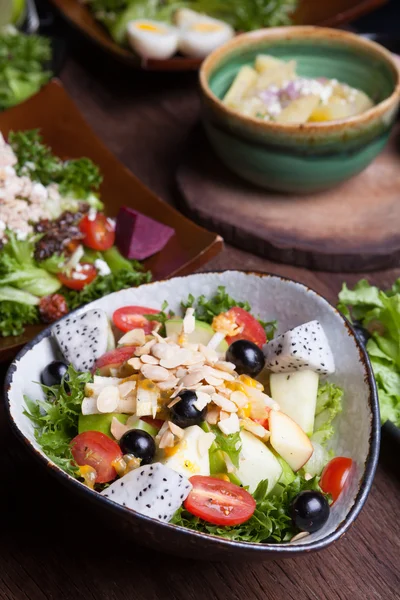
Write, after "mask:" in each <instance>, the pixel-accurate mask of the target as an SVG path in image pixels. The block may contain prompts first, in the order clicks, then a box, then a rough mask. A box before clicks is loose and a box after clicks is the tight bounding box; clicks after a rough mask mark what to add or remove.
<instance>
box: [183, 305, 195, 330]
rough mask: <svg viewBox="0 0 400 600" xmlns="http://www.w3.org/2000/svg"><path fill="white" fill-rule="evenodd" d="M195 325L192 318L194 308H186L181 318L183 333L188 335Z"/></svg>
mask: <svg viewBox="0 0 400 600" xmlns="http://www.w3.org/2000/svg"><path fill="white" fill-rule="evenodd" d="M195 327H196V320H195V318H194V308H191V307H190V308H187V309H186V314H185V316H184V318H183V322H182V329H183V333H185V334H187V335H190V334H191V333H193V331H194V330H195Z"/></svg>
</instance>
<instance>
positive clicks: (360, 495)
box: [4, 269, 381, 558]
mask: <svg viewBox="0 0 400 600" xmlns="http://www.w3.org/2000/svg"><path fill="white" fill-rule="evenodd" d="M222 273H241V274H245V275H254V276H257V277H260V278H261V279H264V278H265V279H268V278H273V279H280V280H281V281H283V282H289V283H294V284H295V285H296V286H300V287H302V288H303V289H304V290H305V291H307V292H312V293H313V294H315V295H316V296H317V297H319V298H321V299H322V300H324V301H325V302H326V303H327V304H328V307H329V309H331V310H333V311H334V312H335V313H336V314H337V315H338V316H339V317H340V319H342V321H343V323H344V325H345V327H346V329H347V332H348V335H349V336H350V337H352V338H353V341H354V343H355V344H356V347H357V350H358V353H359V360H360V362H361V363H362V366H363V368H364V370H365V377H364V382H365V384H366V385H367V386H368V388H369V401H368V405H369V410H370V413H371V434H370V439H369V450H368V455H367V458H366V460H365V463H364V469H363V475H362V478H361V481H360V484H359V487H358V491H357V494H356V496H355V499H354V503H353V505H352V507H351V508H350V510H349V512H348V514H347V515H346V517H345V518H344V519H343V520H342V521H341V522H340V523H339V525H338V526H337V527H336V528H335V530H334V531H332V532H331V533H329V534H328V535H326V536H325V537H323V538H322V539H320V540H317V541H311V542H310V543H304V542H303V543H302V544H297V543H291V542H283V543H267V544H265V543H260V542H244V541H236V540H230V539H227V538H224V537H221V536H216V535H213V534H209V533H203V532H199V531H194V530H191V529H189V528H186V527H182V526H180V525H175V524H172V523H164V522H162V521H157V519H154V518H152V517H148V516H146V515H143V514H141V513H139V512H135V511H132V510H129V509H127V508H125V507H123V506H120V505H119V504H117V503H115V502H113V501H112V500H109V499H108V498H106V497H104V496H101V494H99V493H98V492H96V491H94V490H91V489H89V488H88V487H87V486H86V485H84V484H83V483H81V482H80V481H78V480H77V479H75V478H73V477H72V476H70V475H68V474H67V473H66V472H64V471H63V470H62V469H61V467H59V466H57V465H56V464H55V463H53V462H51V461H50V460H49V459H48V458H47V457H46V456H45V455H44V454H42V453H41V452H39V451H38V450H37V449H36V448H34V446H33V445H32V443H31V442H30V441H29V440H28V439H27V437H26V436H25V435H24V433H23V432H22V431H21V429H20V428H19V427H18V425H17V424H16V422H15V421H14V418H13V416H12V414H11V398H10V392H11V389H12V380H13V376H14V373H15V371H16V370H17V364H18V362H19V360H20V359H21V358H22V357H23V356H24V355H25V354H26V353H27V352H29V351H31V350H32V349H33V348H34V347H35V346H36V345H37V344H38V343H39V342H41V341H42V340H43V339H45V338H48V337H50V336H51V329H52V327H53V326H54V323H53V324H50V325H49V326H48V327H46V328H45V329H43V330H42V331H41V332H40V333H39V334H38V335H37V336H36V337H35V338H33V339H32V340H30V341H29V342H28V343H27V344H26V345H25V346H24V347H23V348H22V349H21V350H20V352H19V353H18V354H17V356H16V357H15V358H14V360H13V361H12V363H11V364H10V366H9V368H8V370H7V373H6V377H5V382H4V397H5V407H6V413H7V416H8V419H9V423H10V425H11V428H12V431H13V432H14V434H15V435H16V437H17V438H18V439H19V440H20V441H21V442H22V443H23V444H24V445H25V446H26V447H27V448H28V450H29V451H30V452H31V453H32V454H33V456H34V457H36V459H37V461H38V462H39V463H41V464H42V466H44V467H47V468H48V469H49V470H50V472H51V473H52V474H53V475H54V476H55V477H56V478H58V480H59V481H60V482H61V483H63V484H64V485H71V486H72V490H75V491H76V492H77V493H78V494H80V495H81V496H82V497H86V498H88V500H92V501H95V502H96V501H98V502H99V503H100V504H101V503H105V506H106V507H107V508H108V509H109V510H111V511H112V512H114V513H115V514H117V515H120V516H121V517H122V518H123V519H124V520H125V521H129V520H130V518H134V519H137V520H138V521H141V522H143V523H144V524H146V523H147V522H148V523H153V524H154V522H156V523H157V525H158V526H159V527H162V528H163V529H164V528H174V529H175V530H176V531H177V532H179V533H180V534H182V535H186V536H194V539H199V540H200V539H204V538H206V539H208V540H209V541H210V543H214V544H216V545H217V546H219V547H220V548H221V547H223V548H225V549H226V550H229V549H231V548H235V549H237V550H243V551H252V553H253V555H254V554H262V553H266V554H268V553H271V554H274V553H279V554H280V555H281V556H293V555H294V554H298V553H301V552H303V551H307V552H310V551H318V550H322V549H324V548H326V547H328V546H329V545H330V544H332V543H333V542H335V541H337V540H338V539H339V538H341V537H342V536H343V535H344V534H345V533H346V532H347V530H348V529H349V528H350V526H351V525H352V524H353V523H354V521H355V520H356V518H357V517H358V515H359V513H360V512H361V510H362V508H363V506H364V504H365V502H366V500H367V497H368V494H369V492H370V489H371V486H372V482H373V479H374V475H375V471H376V468H377V464H378V457H379V447H380V437H381V430H380V412H379V402H378V393H377V388H376V384H375V379H374V376H373V372H372V367H371V364H370V360H369V358H368V354H367V352H366V350H365V348H364V347H363V346H362V344H361V343H360V342H359V341H358V339H357V336H356V334H355V331H354V329H353V327H352V325H351V324H350V322H349V321H348V319H347V318H346V317H345V316H344V315H342V313H340V312H339V311H338V310H337V308H335V307H334V306H333V305H332V304H331V303H330V302H329V301H328V300H327V299H326V298H325V297H324V296H323V295H321V294H320V293H319V292H316V291H315V290H314V289H313V288H311V287H309V286H307V285H305V284H304V283H301V282H299V281H296V280H295V279H292V278H289V277H284V276H281V275H276V274H273V273H266V272H261V271H255V270H241V269H225V270H213V271H204V272H202V273H192V274H190V275H183V276H178V277H172V278H169V279H163V280H158V281H154V282H150V283H145V284H142V285H141V286H138V287H137V288H134V289H135V290H136V289H140V288H142V287H149V286H152V285H154V284H160V283H164V282H167V281H171V280H174V279H187V278H189V277H193V276H196V275H202V274H204V275H220V274H222ZM125 291H126V290H125ZM113 293H114V294H116V293H118V292H113ZM109 295H111V294H109ZM104 297H106V296H104ZM99 301H101V299H98V300H95V301H93V302H92V303H90V304H88V305H86V306H84V307H79V308H77V309H75V310H73V311H71V312H70V313H69V314H68V315H66V316H64V317H63V318H62V319H60V320H59V321H58V322H61V321H62V320H63V319H66V318H68V316H71V315H72V314H75V313H78V312H82V310H83V309H85V308H87V309H90V308H94V307H95V306H96V304H98V302H99ZM328 307H327V308H328ZM199 558H201V557H199Z"/></svg>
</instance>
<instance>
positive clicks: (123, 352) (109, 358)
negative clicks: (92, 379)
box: [92, 346, 136, 375]
mask: <svg viewBox="0 0 400 600" xmlns="http://www.w3.org/2000/svg"><path fill="white" fill-rule="evenodd" d="M135 350H136V346H121V348H116V349H115V350H110V351H109V352H106V353H105V354H103V356H100V358H98V359H97V360H96V362H95V363H94V366H93V368H92V373H96V371H97V369H99V370H100V371H102V369H106V367H107V369H106V370H105V371H104V375H107V374H108V371H109V369H110V368H115V369H116V368H117V367H119V366H121V365H122V364H123V363H124V362H126V361H127V360H129V359H130V358H132V356H133V353H134V352H135Z"/></svg>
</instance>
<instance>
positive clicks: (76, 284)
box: [57, 263, 97, 290]
mask: <svg viewBox="0 0 400 600" xmlns="http://www.w3.org/2000/svg"><path fill="white" fill-rule="evenodd" d="M57 277H58V279H59V280H60V281H61V283H62V284H63V285H65V287H67V288H70V289H71V290H82V289H83V288H84V287H85V285H88V284H89V283H91V282H92V281H93V280H94V279H96V277H97V271H96V268H95V267H94V266H93V265H91V264H89V263H82V264H81V266H80V270H79V271H78V270H76V269H74V270H73V271H71V273H69V274H68V275H66V274H65V273H59V274H58V275H57Z"/></svg>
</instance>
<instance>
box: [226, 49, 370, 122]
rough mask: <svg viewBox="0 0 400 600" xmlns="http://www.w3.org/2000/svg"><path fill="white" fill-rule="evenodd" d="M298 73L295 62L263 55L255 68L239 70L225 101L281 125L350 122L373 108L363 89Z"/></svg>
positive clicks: (251, 115) (250, 113)
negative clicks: (342, 120)
mask: <svg viewBox="0 0 400 600" xmlns="http://www.w3.org/2000/svg"><path fill="white" fill-rule="evenodd" d="M296 70H297V62H296V61H295V60H290V61H287V62H286V61H282V60H279V59H277V58H275V57H273V56H269V55H264V54H260V55H258V56H257V58H256V60H255V63H254V66H253V67H251V66H248V65H246V66H244V67H242V68H241V69H240V71H239V72H238V74H237V76H236V78H235V79H234V81H233V83H232V85H231V87H230V88H229V90H228V92H227V93H226V95H225V97H224V99H223V102H224V104H225V105H226V106H228V107H229V108H232V109H234V110H236V111H238V112H240V113H241V114H242V115H245V116H248V117H255V118H257V119H261V120H264V121H274V122H276V123H282V124H290V123H293V124H296V123H313V122H323V121H336V120H341V119H347V118H348V117H354V116H355V115H359V114H360V113H362V112H365V111H366V110H368V109H369V108H371V107H372V106H373V102H372V100H371V98H369V96H367V94H365V93H364V92H363V91H362V90H358V89H356V88H354V87H351V86H349V85H347V84H346V83H342V82H339V81H338V80H337V79H328V78H326V77H318V78H309V77H301V76H300V75H298V74H297V72H296Z"/></svg>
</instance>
